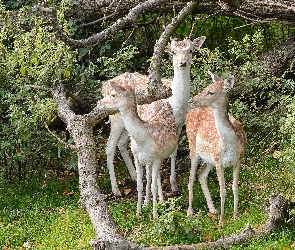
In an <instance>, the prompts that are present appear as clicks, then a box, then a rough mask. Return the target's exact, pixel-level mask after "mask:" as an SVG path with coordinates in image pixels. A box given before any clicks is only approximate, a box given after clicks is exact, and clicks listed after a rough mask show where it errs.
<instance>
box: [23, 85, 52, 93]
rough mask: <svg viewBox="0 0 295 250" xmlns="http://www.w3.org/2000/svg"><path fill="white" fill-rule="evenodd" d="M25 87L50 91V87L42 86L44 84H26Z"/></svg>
mask: <svg viewBox="0 0 295 250" xmlns="http://www.w3.org/2000/svg"><path fill="white" fill-rule="evenodd" d="M26 86H27V87H29V88H32V89H39V90H42V91H45V92H51V91H52V89H51V88H47V87H44V86H37V85H30V84H29V85H26Z"/></svg>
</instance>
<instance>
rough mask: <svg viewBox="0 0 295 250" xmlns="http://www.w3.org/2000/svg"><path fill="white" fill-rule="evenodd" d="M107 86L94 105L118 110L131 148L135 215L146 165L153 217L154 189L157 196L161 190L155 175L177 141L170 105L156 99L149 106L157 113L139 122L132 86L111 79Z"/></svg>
mask: <svg viewBox="0 0 295 250" xmlns="http://www.w3.org/2000/svg"><path fill="white" fill-rule="evenodd" d="M110 85H111V87H112V88H113V90H112V91H111V92H110V95H109V96H106V97H104V98H103V99H102V100H100V101H99V103H98V105H99V107H100V109H103V110H119V111H120V114H121V117H122V119H123V120H124V124H125V128H126V130H127V131H128V133H129V135H130V137H131V150H132V153H133V156H134V162H135V168H136V174H137V192H138V201H137V215H139V214H140V213H141V203H142V191H143V182H142V178H143V166H144V165H145V166H146V171H147V172H151V176H152V183H151V189H152V195H153V217H154V218H155V217H157V209H156V204H157V191H159V196H160V199H161V192H162V187H161V180H160V175H159V173H160V168H161V162H162V161H163V160H164V159H165V158H167V157H169V156H170V155H171V154H172V152H173V151H174V150H175V148H176V146H177V143H178V127H177V125H176V123H175V120H174V116H173V111H172V108H171V106H170V104H169V103H168V101H167V100H159V101H156V102H154V103H153V105H154V106H155V109H156V110H157V111H158V114H155V116H153V117H150V119H148V120H145V121H143V120H142V119H141V118H140V117H139V115H138V111H137V103H136V95H135V93H134V89H133V87H132V86H130V84H129V85H119V84H117V83H115V82H111V83H110ZM163 117H165V119H163ZM147 178H148V176H147ZM162 199H163V197H162Z"/></svg>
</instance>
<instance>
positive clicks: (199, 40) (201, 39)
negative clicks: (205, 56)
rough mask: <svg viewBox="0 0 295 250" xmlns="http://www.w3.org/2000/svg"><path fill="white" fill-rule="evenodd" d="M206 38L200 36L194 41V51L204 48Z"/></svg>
mask: <svg viewBox="0 0 295 250" xmlns="http://www.w3.org/2000/svg"><path fill="white" fill-rule="evenodd" d="M205 40H206V37H205V36H200V37H198V38H196V39H194V40H193V44H192V49H193V50H196V49H199V48H201V47H202V45H203V43H204V42H205Z"/></svg>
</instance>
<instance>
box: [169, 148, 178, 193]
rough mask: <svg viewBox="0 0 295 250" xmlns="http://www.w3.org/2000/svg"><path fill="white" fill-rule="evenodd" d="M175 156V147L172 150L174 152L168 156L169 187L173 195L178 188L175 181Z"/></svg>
mask: <svg viewBox="0 0 295 250" xmlns="http://www.w3.org/2000/svg"><path fill="white" fill-rule="evenodd" d="M176 156H177V147H176V149H175V150H174V152H173V153H172V154H171V155H170V161H171V173H170V185H171V189H172V192H173V194H177V193H178V186H177V181H176Z"/></svg>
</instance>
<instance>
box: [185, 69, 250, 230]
mask: <svg viewBox="0 0 295 250" xmlns="http://www.w3.org/2000/svg"><path fill="white" fill-rule="evenodd" d="M209 74H210V75H211V77H212V80H213V84H211V85H209V86H208V87H206V88H205V89H204V90H203V91H202V92H201V93H199V94H198V95H197V96H195V97H194V98H192V99H191V100H190V101H189V103H190V106H191V108H193V109H192V110H191V111H189V112H188V114H187V116H186V132H187V136H188V141H189V148H190V158H191V170H190V177H189V184H188V190H189V207H188V210H187V214H188V215H192V214H193V208H192V201H193V184H194V180H195V175H196V169H197V165H198V163H199V162H200V161H202V165H201V167H200V169H199V170H198V179H199V181H200V184H201V187H202V190H203V193H204V195H205V198H206V201H207V205H208V208H209V212H210V213H213V214H215V213H216V209H215V207H214V204H213V201H212V198H211V195H210V192H209V188H208V184H207V177H208V174H209V172H210V170H211V169H212V168H213V167H214V166H215V167H216V172H217V176H218V182H219V188H220V198H221V205H220V206H221V211H220V220H219V225H220V226H222V225H223V223H224V203H225V196H226V189H225V177H224V170H225V168H226V167H228V166H232V167H233V184H232V190H233V194H234V218H236V217H237V213H238V178H239V170H240V162H241V159H242V157H243V154H244V152H245V148H246V134H245V132H244V129H243V126H242V124H241V123H240V122H239V121H238V120H236V119H235V118H234V117H233V116H231V115H230V114H229V113H228V110H229V108H228V106H229V90H230V89H231V88H232V87H233V84H234V77H233V76H231V77H229V78H228V79H227V80H225V81H223V80H222V79H220V78H219V77H218V76H216V75H214V74H212V73H211V72H209Z"/></svg>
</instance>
